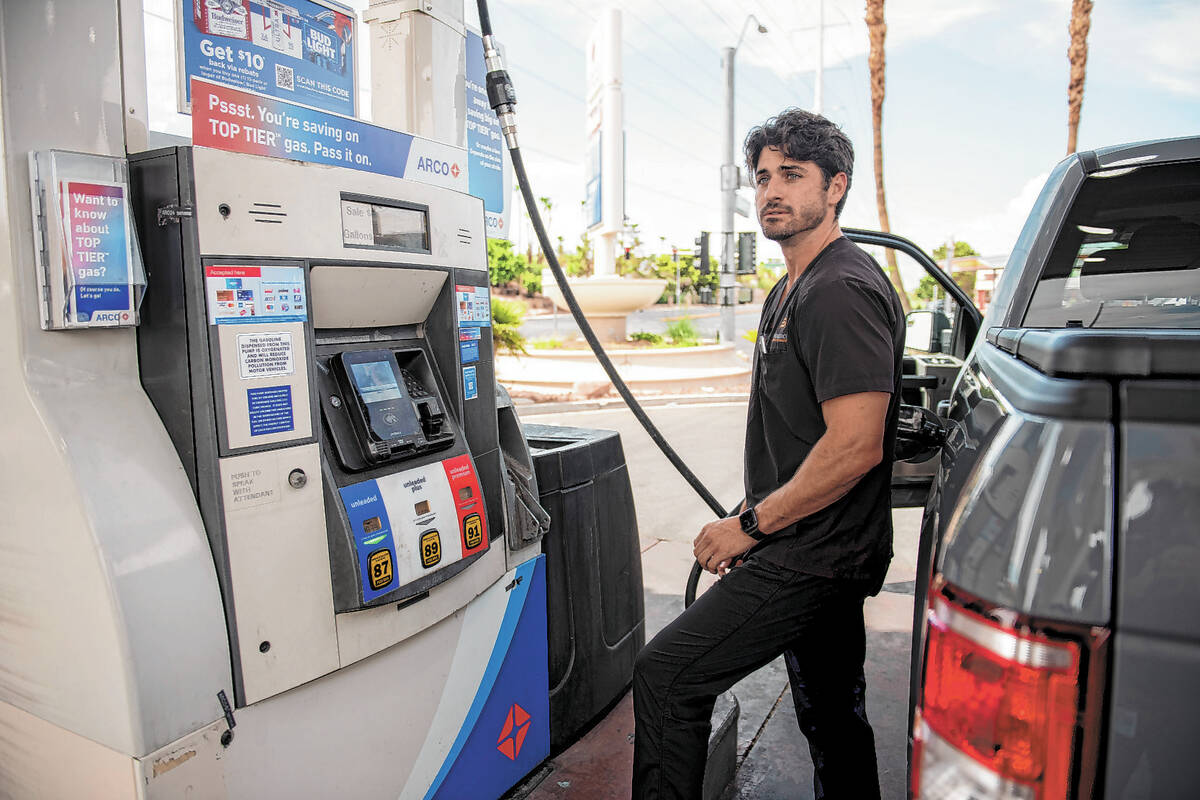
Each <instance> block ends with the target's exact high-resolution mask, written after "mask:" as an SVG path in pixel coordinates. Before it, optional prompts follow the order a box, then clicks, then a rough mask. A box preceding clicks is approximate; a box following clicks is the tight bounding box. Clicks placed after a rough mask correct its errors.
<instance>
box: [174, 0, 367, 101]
mask: <svg viewBox="0 0 1200 800" xmlns="http://www.w3.org/2000/svg"><path fill="white" fill-rule="evenodd" d="M181 4H182V13H181V15H180V21H181V25H182V27H183V70H182V75H181V80H182V83H183V86H182V91H183V93H184V100H185V105H186V106H187V107H188V108H190V107H191V102H192V95H191V78H192V77H196V78H203V79H205V80H209V81H213V82H215V83H221V84H225V85H226V86H234V87H237V88H241V89H249V90H251V91H254V92H258V93H259V94H263V95H267V96H269V97H276V98H279V99H281V100H287V101H290V102H293V103H301V104H303V105H306V106H310V107H312V108H317V109H321V110H323V111H333V112H335V113H338V114H344V115H346V116H354V114H355V110H356V100H357V95H356V89H355V79H354V78H355V72H354V63H355V62H354V47H355V34H356V33H357V25H356V17H355V14H354V11H353V10H352V9H350V8H348V7H346V6H343V5H340V4H337V3H333V2H328V1H327V0H325V1H322V2H313V0H288V1H287V2H279V1H278V0H181Z"/></svg>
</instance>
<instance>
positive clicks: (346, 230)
mask: <svg viewBox="0 0 1200 800" xmlns="http://www.w3.org/2000/svg"><path fill="white" fill-rule="evenodd" d="M342 244H344V245H346V246H348V247H374V248H379V249H386V250H404V251H405V252H410V253H428V252H429V211H428V210H427V209H425V208H411V207H407V206H398V205H388V204H386V203H373V202H361V201H357V200H348V199H345V198H343V199H342Z"/></svg>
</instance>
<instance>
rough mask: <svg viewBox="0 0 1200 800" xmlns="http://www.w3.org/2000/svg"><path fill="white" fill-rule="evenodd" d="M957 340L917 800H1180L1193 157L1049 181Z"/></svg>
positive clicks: (921, 565) (923, 553) (1187, 629)
mask: <svg viewBox="0 0 1200 800" xmlns="http://www.w3.org/2000/svg"><path fill="white" fill-rule="evenodd" d="M935 277H937V276H935ZM952 324H953V325H955V326H959V329H958V330H954V331H952V332H951V334H950V336H951V338H953V337H955V336H959V335H960V334H962V333H966V334H967V336H969V337H970V338H971V339H972V341H969V342H963V341H962V338H961V337H960V339H959V342H960V345H964V344H965V355H964V359H963V362H962V365H961V368H960V369H958V371H957V375H956V376H955V378H954V379H953V386H952V390H951V391H950V393H949V397H948V399H947V401H946V402H945V403H944V404H943V405H942V407H941V408H940V409H934V410H940V411H941V412H942V414H941V416H940V417H938V418H937V419H935V420H934V421H933V422H932V425H933V427H935V428H937V429H938V430H936V431H934V432H933V438H934V439H937V440H939V444H938V446H937V448H936V455H935V459H936V461H935V463H936V469H934V470H932V471H931V472H932V476H931V482H930V484H929V488H928V492H927V495H926V496H925V498H924V501H925V502H924V508H925V511H924V517H923V522H922V534H921V540H920V552H919V558H918V563H917V587H916V602H915V610H914V631H913V657H912V664H911V684H910V685H911V698H910V716H911V723H912V726H911V738H910V744H911V759H910V769H911V786H910V789H911V796H913V797H919V798H924V797H947V796H960V797H973V798H984V797H986V798H1039V799H1040V798H1085V797H1109V798H1126V797H1130V798H1132V797H1178V796H1186V795H1189V794H1191V793H1192V792H1194V790H1195V787H1196V786H1198V785H1200V764H1198V763H1197V761H1196V760H1195V759H1194V758H1190V757H1189V756H1190V755H1191V753H1193V752H1194V751H1195V748H1196V746H1197V744H1200V720H1198V719H1197V716H1196V714H1195V712H1194V708H1195V698H1196V697H1197V696H1198V695H1200V621H1197V618H1196V615H1195V614H1194V613H1189V611H1188V610H1189V609H1194V608H1195V607H1196V606H1197V605H1198V604H1200V582H1197V581H1196V575H1197V574H1200V541H1198V540H1197V537H1196V522H1195V520H1196V518H1197V512H1198V511H1200V138H1189V139H1176V140H1168V141H1160V142H1150V143H1141V144H1134V145H1126V146H1121V147H1112V148H1107V149H1102V150H1097V151H1094V152H1087V153H1080V154H1076V155H1072V156H1070V157H1069V158H1067V159H1066V160H1064V161H1063V162H1061V163H1060V164H1059V165H1058V166H1057V167H1056V168H1055V169H1054V171H1053V172H1052V173H1051V175H1050V177H1049V180H1048V182H1047V184H1046V186H1045V188H1044V189H1043V191H1042V193H1041V196H1040V197H1039V198H1038V200H1037V202H1036V204H1035V206H1034V208H1033V211H1032V213H1031V214H1030V217H1029V219H1028V221H1027V222H1026V224H1025V227H1024V229H1023V231H1022V233H1021V235H1020V237H1019V239H1018V241H1017V243H1016V246H1015V248H1014V250H1013V253H1012V256H1011V257H1010V259H1009V262H1008V265H1007V268H1006V269H1005V271H1004V275H1003V277H1002V278H1001V280H1000V283H999V285H998V286H997V289H996V293H995V296H994V298H993V302H992V304H991V306H990V308H989V309H988V312H987V315H986V317H984V318H983V319H982V322H981V323H980V326H979V329H978V334H977V335H973V334H974V332H973V331H970V330H969V329H970V327H971V325H972V316H971V314H970V313H969V311H968V312H966V313H964V314H962V315H960V316H959V317H958V318H957V319H955V320H953V321H952ZM941 335H942V336H943V337H945V334H941ZM928 410H929V409H927V411H928ZM928 416H932V415H928ZM925 421H926V422H927V423H928V422H929V420H928V419H926V420H925ZM909 477H910V478H911V476H909ZM905 478H906V476H905V475H904V470H903V469H902V468H899V467H898V468H897V470H896V481H895V483H896V486H894V495H896V493H897V490H900V489H904V490H906V491H907V493H908V495H909V497H908V501H909V502H913V498H912V496H911V495H912V494H913V493H914V491H915V485H914V484H915V482H914V481H913V480H911V479H909V480H907V481H906V480H905ZM916 491H919V490H916Z"/></svg>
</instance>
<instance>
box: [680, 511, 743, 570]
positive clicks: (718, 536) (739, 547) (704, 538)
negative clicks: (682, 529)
mask: <svg viewBox="0 0 1200 800" xmlns="http://www.w3.org/2000/svg"><path fill="white" fill-rule="evenodd" d="M755 544H756V542H755V540H754V539H753V538H752V537H750V536H747V535H746V534H744V533H742V525H741V523H740V522H738V518H737V517H729V518H727V519H718V520H713V521H712V522H710V523H708V524H707V525H705V526H704V527H703V528H701V529H700V535H699V536H697V537H696V540H695V541H694V542H693V543H692V553H693V554H695V556H696V561H698V562H700V566H701V567H703V568H704V569H705V570H707V571H708V572H712V573H714V574H716V573H717V572H718V570H719V571H720V574H722V575H723V574H725V570H726V569H728V568H729V567H730V566H731V565H732V564H733V561H734V559H736V558H737V557H738V556H740V555H742V554H743V553H745V552H746V551H747V550H749V549H750V548H751V547H753V546H754V545H755Z"/></svg>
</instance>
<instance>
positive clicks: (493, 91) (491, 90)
mask: <svg viewBox="0 0 1200 800" xmlns="http://www.w3.org/2000/svg"><path fill="white" fill-rule="evenodd" d="M483 63H484V65H485V66H486V67H487V95H488V102H489V103H491V106H492V110H493V111H495V112H496V117H497V118H498V119H499V120H500V130H501V131H503V132H504V141H505V143H506V144H507V145H508V147H509V149H510V150H511V149H515V148H516V147H517V93H516V91H514V90H513V85H512V79H511V78H509V77H508V71H507V70H505V69H504V58H503V57H502V56H501V55H500V50H499V49H497V47H496V41H495V39H494V38H493V37H492V35H491V34H490V33H489V34H485V35H484V37H483Z"/></svg>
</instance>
